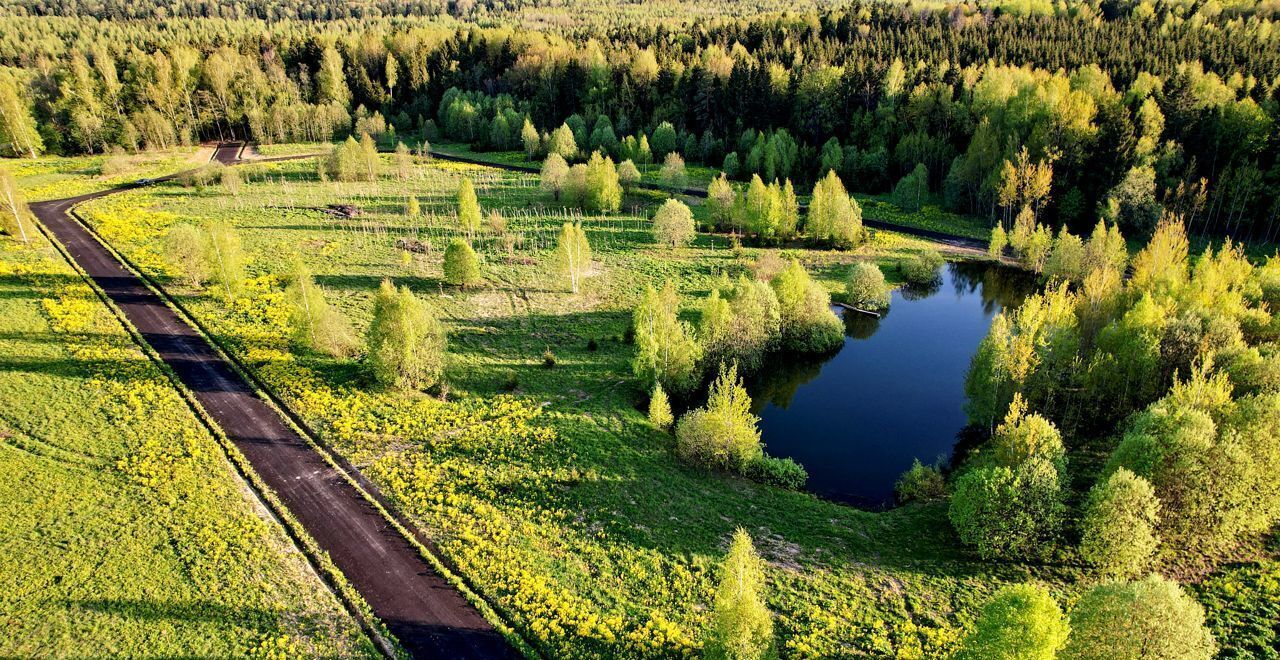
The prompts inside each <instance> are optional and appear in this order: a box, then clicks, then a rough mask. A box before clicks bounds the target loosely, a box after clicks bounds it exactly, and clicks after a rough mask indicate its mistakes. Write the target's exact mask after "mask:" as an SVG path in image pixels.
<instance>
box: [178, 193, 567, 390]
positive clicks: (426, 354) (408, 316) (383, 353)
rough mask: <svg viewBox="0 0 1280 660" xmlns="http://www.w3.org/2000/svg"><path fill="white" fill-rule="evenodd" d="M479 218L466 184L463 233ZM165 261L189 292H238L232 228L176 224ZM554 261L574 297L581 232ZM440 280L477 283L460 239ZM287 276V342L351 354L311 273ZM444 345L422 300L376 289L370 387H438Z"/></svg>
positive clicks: (341, 321)
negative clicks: (211, 289)
mask: <svg viewBox="0 0 1280 660" xmlns="http://www.w3.org/2000/svg"><path fill="white" fill-rule="evenodd" d="M479 216H480V209H479V205H478V204H477V202H476V198H475V193H474V190H473V188H472V186H471V182H470V181H469V180H464V181H463V185H462V189H461V190H460V192H459V219H460V222H461V223H462V225H463V228H464V229H468V230H472V229H474V227H478V225H479V220H478V218H479ZM472 218H474V220H472ZM473 225H474V227H473ZM165 254H166V259H167V260H168V261H169V263H170V264H172V265H173V266H174V267H175V268H176V269H178V270H179V271H181V273H182V275H183V278H184V279H185V280H186V281H187V282H188V283H189V284H190V285H191V286H193V287H201V286H204V285H206V284H208V285H211V286H213V287H215V290H217V291H218V292H220V293H221V294H222V295H223V297H224V299H225V300H227V301H231V300H234V299H235V298H236V297H237V296H239V295H240V294H241V292H242V290H243V287H244V282H245V267H244V261H245V259H244V252H243V247H242V246H241V242H240V238H239V235H238V234H237V233H236V231H235V229H234V228H233V227H232V226H231V225H230V224H228V223H226V222H221V221H219V222H211V223H209V224H207V225H205V226H196V225H192V224H188V223H180V224H177V225H174V226H173V227H171V228H170V229H169V231H168V233H167V234H166V236H165ZM553 260H554V261H555V263H556V265H557V270H558V272H559V274H560V275H561V276H562V278H563V280H564V282H565V283H566V284H567V285H568V288H569V289H570V290H571V291H573V292H575V293H576V292H577V291H578V288H579V284H580V281H581V279H582V277H583V274H584V273H585V272H586V270H587V269H588V268H589V267H590V264H591V246H590V244H589V243H588V241H587V237H586V233H585V232H584V231H583V229H582V227H581V226H580V225H577V224H574V223H565V224H564V226H563V227H562V228H561V231H560V233H559V235H558V237H557V244H556V250H555V253H554V255H553ZM444 276H445V277H444V279H445V281H446V282H448V283H450V284H454V285H458V286H464V287H465V286H470V285H472V284H476V283H478V282H480V281H481V280H482V279H483V276H482V273H481V270H480V261H479V258H478V257H477V255H476V253H475V252H474V250H472V248H471V246H470V244H469V243H468V242H466V241H465V240H463V239H455V240H454V241H452V242H451V243H450V244H449V247H448V248H447V249H446V250H445V254H444ZM286 277H287V280H288V286H287V287H286V288H285V298H286V300H287V302H288V304H289V308H290V313H291V323H290V327H291V330H292V340H293V342H294V343H295V344H296V345H297V346H299V347H302V348H305V349H307V350H312V351H316V352H319V353H323V354H327V355H331V356H335V357H348V356H351V355H353V354H355V353H357V352H358V350H359V348H360V342H359V340H357V339H356V337H355V333H354V331H353V330H352V328H351V325H350V323H349V322H348V320H347V319H346V317H344V316H343V315H342V314H341V313H340V312H339V311H338V310H336V309H334V308H333V307H332V306H331V305H330V304H329V303H328V301H327V299H326V294H325V292H324V290H323V289H322V288H321V287H320V286H318V285H317V284H316V282H315V278H314V277H313V275H312V273H311V270H310V268H308V267H307V266H306V264H304V263H303V262H302V261H301V260H298V261H297V262H296V263H295V264H294V265H293V267H292V268H291V269H290V272H289V273H288V274H287V276H286ZM446 343H447V338H446V333H445V328H444V326H443V324H441V323H440V321H439V319H438V318H437V315H436V313H435V312H434V311H433V310H432V309H431V307H430V306H429V305H428V304H427V303H426V302H425V301H423V300H422V299H420V298H418V297H417V296H415V295H414V294H413V293H412V292H411V291H410V290H409V289H408V288H406V287H400V288H396V287H394V286H393V285H392V284H391V283H390V281H384V282H383V283H382V286H381V287H380V289H379V291H378V294H377V296H376V297H375V299H374V308H373V320H372V322H371V323H370V325H369V328H368V330H367V331H366V336H365V341H364V348H365V354H366V357H365V364H366V366H367V368H368V369H367V371H368V374H369V375H370V376H371V377H372V378H373V380H374V381H375V382H377V383H378V384H379V385H383V386H386V387H393V388H396V389H406V390H427V389H432V388H435V387H438V386H440V385H442V377H443V373H444V368H445V354H446Z"/></svg>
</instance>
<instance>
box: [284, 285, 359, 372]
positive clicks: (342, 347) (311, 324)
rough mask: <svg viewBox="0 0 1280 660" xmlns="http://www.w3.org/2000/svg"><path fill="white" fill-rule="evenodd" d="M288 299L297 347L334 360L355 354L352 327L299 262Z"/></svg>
mask: <svg viewBox="0 0 1280 660" xmlns="http://www.w3.org/2000/svg"><path fill="white" fill-rule="evenodd" d="M285 297H286V298H287V299H288V300H289V301H290V303H291V304H292V306H293V314H292V325H293V341H294V343H295V344H297V345H298V346H303V347H305V348H308V349H310V350H313V351H316V352H319V353H324V354H327V355H331V356H334V357H345V356H347V355H350V354H351V353H352V351H354V350H355V347H356V339H355V335H354V333H353V332H352V330H351V325H350V324H349V323H347V319H346V317H344V316H343V315H342V313H341V312H339V311H338V310H336V309H334V308H333V306H332V305H330V304H329V301H328V299H327V296H326V295H325V292H324V289H322V288H321V287H320V286H319V285H317V284H316V282H315V278H314V277H312V275H311V269H310V268H308V267H307V266H306V264H304V263H302V262H298V263H297V264H296V265H295V266H294V272H293V277H292V278H291V281H290V283H289V286H288V287H287V288H286V289H285Z"/></svg>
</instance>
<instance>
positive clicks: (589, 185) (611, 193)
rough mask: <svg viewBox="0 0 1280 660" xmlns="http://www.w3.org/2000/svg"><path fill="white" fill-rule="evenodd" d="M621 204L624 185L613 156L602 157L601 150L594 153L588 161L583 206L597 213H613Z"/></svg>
mask: <svg viewBox="0 0 1280 660" xmlns="http://www.w3.org/2000/svg"><path fill="white" fill-rule="evenodd" d="M621 206H622V186H621V185H620V184H619V177H618V168H617V167H615V166H614V164H613V159H612V158H609V157H608V156H605V157H601V155H600V152H599V151H597V152H594V153H592V154H591V158H590V159H589V160H588V161H587V170H586V190H585V191H584V194H583V201H582V208H583V209H584V210H587V211H593V212H596V213H612V212H614V211H617V210H618V208H620V207H621Z"/></svg>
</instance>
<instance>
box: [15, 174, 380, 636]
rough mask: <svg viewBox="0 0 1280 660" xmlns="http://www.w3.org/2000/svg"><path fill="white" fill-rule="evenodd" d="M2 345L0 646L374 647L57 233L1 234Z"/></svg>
mask: <svg viewBox="0 0 1280 660" xmlns="http://www.w3.org/2000/svg"><path fill="white" fill-rule="evenodd" d="M76 185H79V184H76ZM0 356H3V357H0V365H3V366H2V368H0V471H2V472H3V474H4V475H5V478H4V479H0V501H3V502H4V506H3V507H0V530H2V531H0V629H2V630H3V634H0V656H5V657H20V656H28V657H30V656H41V655H58V656H72V657H74V656H80V657H86V656H102V655H125V656H138V655H149V656H209V657H215V656H222V657H225V656H257V657H291V656H296V655H343V656H369V655H374V649H373V647H372V645H371V644H370V643H369V642H368V641H367V638H366V637H365V636H364V635H363V634H362V632H361V630H360V628H359V626H358V625H357V623H356V622H355V621H354V620H353V619H352V618H351V617H350V616H349V615H348V614H347V612H346V610H345V609H343V607H342V606H341V605H340V604H339V602H338V601H337V599H336V598H335V597H334V596H333V595H332V594H331V593H330V592H329V591H328V589H327V588H326V587H325V586H324V585H323V583H322V582H321V581H320V579H319V577H318V576H316V575H315V573H314V572H313V571H312V569H311V567H310V566H309V565H308V563H307V562H306V560H305V558H304V557H303V556H302V555H301V554H300V553H299V551H298V550H297V549H296V547H295V546H294V545H293V544H292V542H291V541H290V539H289V538H288V537H287V536H286V534H285V531H284V529H283V528H282V527H281V526H280V524H279V523H278V522H276V521H275V520H274V518H272V517H271V516H270V514H269V513H268V512H267V511H266V510H265V509H264V508H263V507H262V506H261V505H260V504H259V503H258V501H257V500H256V499H255V498H254V497H253V496H252V494H251V493H250V492H249V491H248V489H247V488H246V486H244V485H243V483H242V481H241V480H240V478H239V476H237V475H236V474H235V473H234V471H233V468H232V466H231V464H230V463H229V462H228V460H227V458H226V457H225V454H224V453H223V450H222V447H221V446H220V445H219V443H218V441H217V440H215V438H214V437H213V436H212V435H211V434H210V433H209V432H208V430H207V429H206V428H205V427H204V426H202V425H201V424H200V423H199V421H198V420H197V418H196V417H195V414H194V413H193V412H192V411H191V410H190V408H188V407H187V404H186V403H185V402H184V401H183V399H182V398H181V396H180V394H179V393H178V391H177V390H176V389H174V387H173V385H172V384H171V383H170V381H169V380H168V379H167V378H166V377H165V376H164V374H163V373H162V372H161V371H160V368H159V367H158V366H157V365H156V364H155V363H153V362H152V361H150V360H149V359H148V358H147V357H146V356H145V355H144V354H143V352H142V350H141V349H140V348H139V347H138V346H137V345H136V344H135V343H134V340H133V338H132V337H131V336H130V335H129V334H128V333H127V332H126V331H125V329H124V328H123V327H122V326H121V325H120V323H119V321H117V320H116V318H115V317H114V316H113V315H112V313H111V312H110V311H109V310H108V308H107V307H106V306H105V305H104V304H103V303H102V302H101V301H100V300H99V299H98V298H97V297H96V295H95V294H94V293H93V291H92V290H91V289H90V288H89V286H88V285H87V284H85V283H84V282H83V280H81V278H80V277H79V276H78V275H77V274H76V273H75V272H74V271H73V270H72V269H71V267H70V266H69V265H68V264H67V263H66V262H65V261H63V260H62V258H61V256H60V255H59V254H58V252H57V251H56V250H54V248H53V246H52V245H50V244H49V243H48V242H46V241H45V240H44V239H43V237H42V236H37V237H36V238H35V239H33V241H32V242H31V244H30V245H23V244H20V243H18V242H17V241H16V240H12V239H7V238H0Z"/></svg>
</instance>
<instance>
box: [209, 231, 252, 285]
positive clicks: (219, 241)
mask: <svg viewBox="0 0 1280 660" xmlns="http://www.w3.org/2000/svg"><path fill="white" fill-rule="evenodd" d="M208 235H209V253H208V256H207V257H206V258H207V259H208V260H209V265H210V273H211V274H212V279H213V282H214V283H215V284H217V285H218V286H219V287H221V288H222V291H223V293H224V294H225V296H226V301H227V302H230V301H231V300H232V299H234V298H235V296H236V295H237V294H238V293H240V291H241V290H242V289H243V288H244V250H243V248H242V247H241V245H240V235H239V234H238V233H236V230H235V229H234V228H232V227H231V225H229V224H227V223H225V222H213V223H211V224H210V225H209V228H208Z"/></svg>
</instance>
